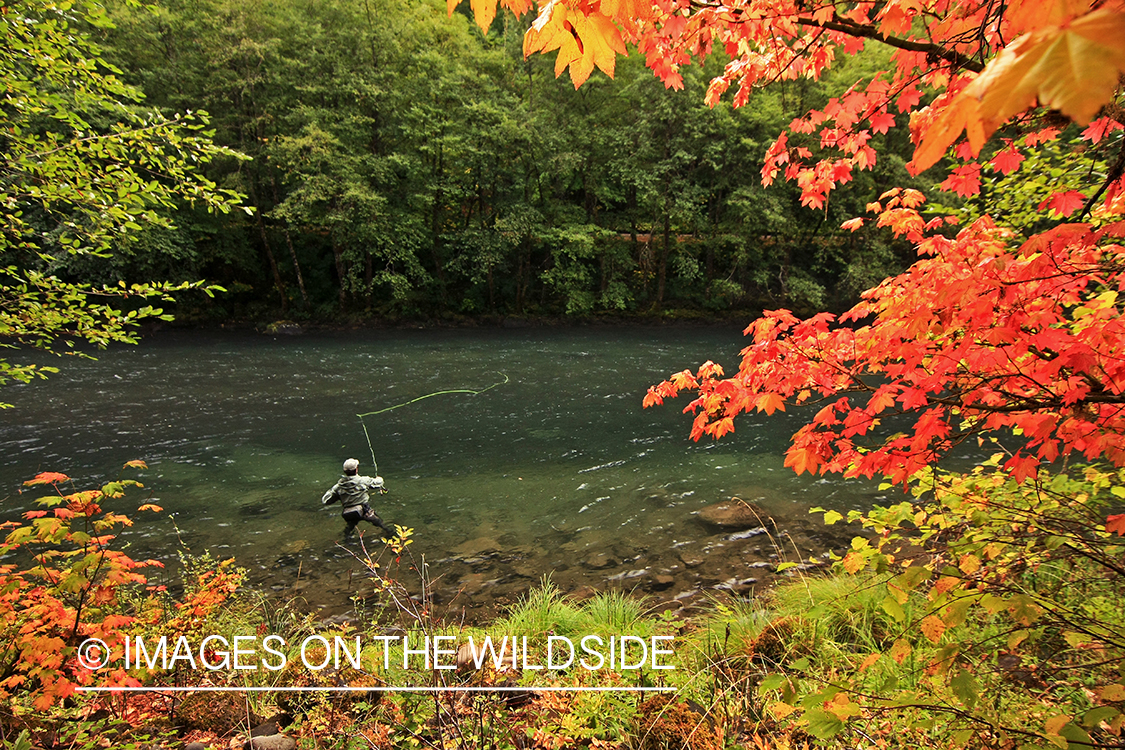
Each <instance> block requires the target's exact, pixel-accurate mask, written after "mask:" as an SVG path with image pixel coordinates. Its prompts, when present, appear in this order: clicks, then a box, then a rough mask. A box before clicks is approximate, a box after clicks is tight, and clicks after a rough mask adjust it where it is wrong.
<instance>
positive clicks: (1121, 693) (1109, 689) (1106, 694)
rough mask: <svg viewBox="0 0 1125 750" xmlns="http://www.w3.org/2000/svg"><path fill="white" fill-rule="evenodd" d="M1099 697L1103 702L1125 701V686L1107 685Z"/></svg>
mask: <svg viewBox="0 0 1125 750" xmlns="http://www.w3.org/2000/svg"><path fill="white" fill-rule="evenodd" d="M1099 695H1100V696H1101V699H1102V700H1103V701H1114V702H1118V701H1125V685H1118V684H1116V683H1115V684H1113V685H1106V686H1105V687H1104V688H1102V689H1101V691H1100V693H1099Z"/></svg>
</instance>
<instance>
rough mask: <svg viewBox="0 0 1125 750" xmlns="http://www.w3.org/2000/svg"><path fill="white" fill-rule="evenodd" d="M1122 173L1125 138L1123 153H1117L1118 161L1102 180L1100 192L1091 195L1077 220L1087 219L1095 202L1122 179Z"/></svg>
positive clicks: (1123, 171)
mask: <svg viewBox="0 0 1125 750" xmlns="http://www.w3.org/2000/svg"><path fill="white" fill-rule="evenodd" d="M1122 173H1125V138H1122V139H1121V153H1120V154H1118V155H1117V161H1115V162H1114V163H1113V166H1112V167H1110V168H1109V174H1108V175H1106V178H1105V179H1104V180H1102V186H1101V187H1100V188H1098V192H1096V193H1094V194H1093V195H1091V196H1090V200H1088V201H1086V205H1085V206H1083V207H1082V213H1080V214H1078V218H1077V219H1076V221H1085V220H1086V216H1087V215H1089V213H1090V211H1091V210H1093V208H1094V204H1095V203H1097V202H1098V199H1099V198H1101V197H1102V193H1104V192H1105V191H1106V188H1108V187H1109V186H1110V185H1112V184H1113V183H1114V182H1116V181H1117V180H1119V179H1121V175H1122Z"/></svg>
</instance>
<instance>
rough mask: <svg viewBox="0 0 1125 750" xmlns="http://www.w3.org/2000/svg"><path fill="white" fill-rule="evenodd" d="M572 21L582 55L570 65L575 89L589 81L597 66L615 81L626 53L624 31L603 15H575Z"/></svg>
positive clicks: (572, 15) (571, 17)
mask: <svg viewBox="0 0 1125 750" xmlns="http://www.w3.org/2000/svg"><path fill="white" fill-rule="evenodd" d="M570 21H571V23H572V24H573V26H574V33H575V35H576V37H577V38H578V41H579V46H580V48H581V52H582V54H581V57H580V58H579V59H578V60H575V61H574V62H572V63H571V64H570V79H571V80H572V81H573V82H574V88H578V87H579V86H581V85H582V84H583V83H585V82H586V79H587V78H589V77H590V73H592V72H594V66H595V65H596V66H597V67H598V68H599V69H601V71H602V72H603V73H605V74H606V75H607V76H609V77H610V78H613V72H614V68H615V65H616V62H617V55H618V54H619V53H620V54H622V55H624V54H625V53H626V50H625V41H624V40H623V39H622V38H621V31H620V30H618V28H617V26H616V25H614V23H613V21H611V20H610V19H608V18H606V17H605V16H603V15H601V14H600V13H592V14H590V15H588V16H587V15H583V14H581V13H575V14H571V15H570ZM556 67H557V63H556Z"/></svg>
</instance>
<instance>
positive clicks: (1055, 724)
mask: <svg viewBox="0 0 1125 750" xmlns="http://www.w3.org/2000/svg"><path fill="white" fill-rule="evenodd" d="M1069 723H1070V717H1069V716H1066V715H1063V714H1060V715H1058V716H1052V717H1051V718H1049V719H1047V723H1046V724H1044V726H1043V728H1044V729H1046V730H1047V734H1058V733H1059V730H1060V729H1062V728H1063V727H1065V726H1066V725H1067V724H1069Z"/></svg>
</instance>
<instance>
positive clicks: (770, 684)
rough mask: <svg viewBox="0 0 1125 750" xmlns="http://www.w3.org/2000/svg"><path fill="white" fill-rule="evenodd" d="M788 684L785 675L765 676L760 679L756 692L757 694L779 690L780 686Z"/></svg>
mask: <svg viewBox="0 0 1125 750" xmlns="http://www.w3.org/2000/svg"><path fill="white" fill-rule="evenodd" d="M788 682H789V678H788V677H786V676H785V675H780V674H771V675H766V676H765V677H763V678H762V681H761V682H759V683H758V690H759V692H765V691H767V690H780V689H781V687H782V685H785V684H786V683H788Z"/></svg>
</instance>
